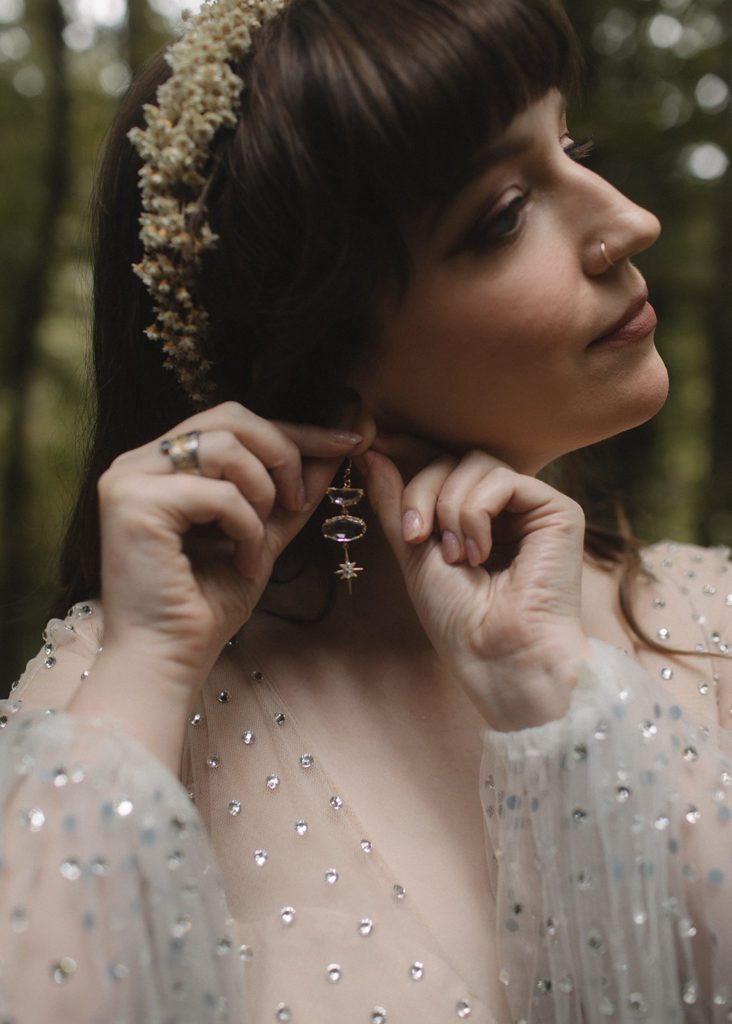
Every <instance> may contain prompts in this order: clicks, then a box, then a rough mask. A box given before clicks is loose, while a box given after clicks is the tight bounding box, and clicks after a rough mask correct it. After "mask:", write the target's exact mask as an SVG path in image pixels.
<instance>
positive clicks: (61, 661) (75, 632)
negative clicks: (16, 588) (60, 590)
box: [11, 601, 103, 709]
mask: <svg viewBox="0 0 732 1024" xmlns="http://www.w3.org/2000/svg"><path fill="white" fill-rule="evenodd" d="M102 635H103V617H102V609H101V605H100V603H99V601H81V602H79V603H78V604H75V605H74V606H73V607H72V608H70V609H69V611H68V613H67V615H66V617H65V618H63V619H51V620H50V622H49V623H48V624H47V626H46V628H45V629H44V630H43V635H42V639H43V646H42V647H41V649H40V651H39V652H38V653H37V654H36V655H35V656H34V657H33V658H31V659H30V661H29V662H28V664H27V665H26V667H25V671H24V672H23V674H22V675H21V677H20V679H19V680H18V681H17V683H14V684H13V687H12V690H11V697H12V698H13V699H14V700H20V701H22V702H23V704H24V705H25V706H27V707H36V708H38V707H42V708H57V709H63V708H64V707H66V705H67V704H68V703H69V701H70V700H71V698H72V697H73V696H74V694H75V692H76V690H77V688H78V687H79V685H80V684H81V681H82V678H83V673H84V672H87V671H88V670H89V668H90V666H91V664H92V663H93V661H94V659H95V657H96V655H97V653H98V651H99V649H100V646H101V643H102Z"/></svg>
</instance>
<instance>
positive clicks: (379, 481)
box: [354, 451, 412, 570]
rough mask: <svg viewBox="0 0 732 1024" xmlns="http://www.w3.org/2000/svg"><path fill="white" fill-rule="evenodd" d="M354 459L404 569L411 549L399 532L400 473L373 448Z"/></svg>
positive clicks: (400, 504)
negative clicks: (365, 480)
mask: <svg viewBox="0 0 732 1024" xmlns="http://www.w3.org/2000/svg"><path fill="white" fill-rule="evenodd" d="M354 461H355V463H356V466H357V467H358V469H359V470H360V471H361V472H362V473H364V475H365V476H366V478H367V480H368V490H369V504H370V505H371V508H372V509H373V511H374V512H375V513H376V516H377V518H378V520H379V523H380V525H381V528H382V530H383V531H384V535H385V536H386V539H387V541H388V542H389V544H390V546H391V548H392V550H393V551H394V554H395V555H396V557H397V561H398V562H399V564H400V566H401V567H402V569H403V570H404V569H405V568H406V566H407V563H408V560H409V555H410V552H411V550H412V548H411V547H410V545H409V544H408V543H407V541H405V539H404V537H403V535H402V495H403V494H404V482H403V480H402V477H401V474H400V472H399V470H398V469H397V468H396V466H395V465H394V463H393V462H392V461H391V459H388V458H387V457H386V456H385V455H381V454H379V453H377V452H374V451H368V452H364V453H363V455H359V456H358V457H357V458H356V459H355V460H354Z"/></svg>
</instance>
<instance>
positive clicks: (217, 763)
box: [206, 754, 221, 768]
mask: <svg viewBox="0 0 732 1024" xmlns="http://www.w3.org/2000/svg"><path fill="white" fill-rule="evenodd" d="M206 764H207V765H208V766H209V768H220V767H221V758H220V757H219V756H218V754H211V755H210V756H209V757H207V758H206Z"/></svg>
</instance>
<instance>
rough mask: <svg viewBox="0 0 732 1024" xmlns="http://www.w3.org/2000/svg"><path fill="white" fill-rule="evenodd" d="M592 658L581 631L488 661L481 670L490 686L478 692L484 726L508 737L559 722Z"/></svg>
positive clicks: (586, 640)
mask: <svg viewBox="0 0 732 1024" xmlns="http://www.w3.org/2000/svg"><path fill="white" fill-rule="evenodd" d="M591 657H592V648H591V647H590V644H589V641H588V639H587V637H586V636H585V635H584V633H582V632H581V630H580V631H578V632H576V633H575V632H570V633H569V634H568V635H566V636H561V637H560V636H557V637H552V638H551V639H550V640H547V641H544V642H542V643H541V644H536V645H533V646H531V647H529V646H528V645H527V646H525V647H522V648H521V649H520V650H518V651H516V652H515V654H513V655H511V656H510V657H503V658H501V659H499V660H496V661H491V662H490V663H489V664H487V665H485V666H484V676H485V675H487V677H488V680H489V683H488V685H487V686H485V687H482V688H481V690H480V702H479V706H480V710H481V711H482V713H483V716H484V717H485V719H486V722H487V724H488V725H489V727H490V728H491V729H494V730H496V731H499V732H511V731H515V730H518V729H529V728H534V727H537V726H541V725H545V724H546V723H547V722H552V721H556V720H558V719H561V718H563V717H564V716H565V715H566V714H567V712H568V710H569V706H570V702H571V698H572V693H573V692H574V689H575V687H576V685H577V683H578V682H579V678H580V673H581V671H582V667H583V665H585V664H586V663H587V662H588V661H589V660H590V658H591Z"/></svg>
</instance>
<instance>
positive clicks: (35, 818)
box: [24, 807, 46, 832]
mask: <svg viewBox="0 0 732 1024" xmlns="http://www.w3.org/2000/svg"><path fill="white" fill-rule="evenodd" d="M45 823H46V815H45V814H44V813H43V811H42V810H41V808H40V807H33V808H31V810H30V811H26V813H25V815H24V824H25V825H26V827H27V828H29V829H30V831H31V832H39V831H40V830H41V829H42V828H43V826H44V825H45Z"/></svg>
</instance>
